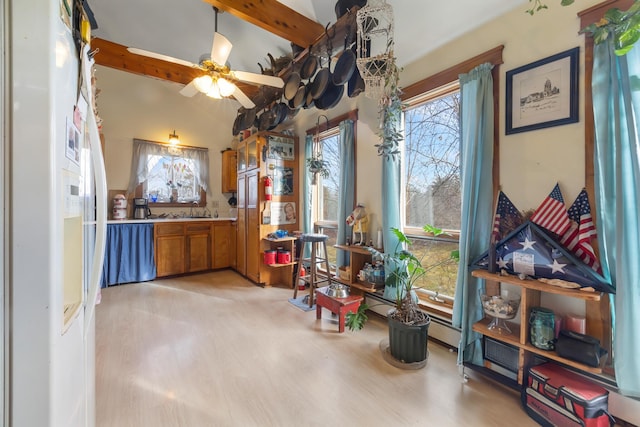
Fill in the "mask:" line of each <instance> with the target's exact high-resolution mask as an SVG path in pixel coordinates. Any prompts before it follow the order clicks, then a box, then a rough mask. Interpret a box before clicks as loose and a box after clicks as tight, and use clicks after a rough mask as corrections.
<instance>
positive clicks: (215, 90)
mask: <svg viewBox="0 0 640 427" xmlns="http://www.w3.org/2000/svg"><path fill="white" fill-rule="evenodd" d="M207 96H208V97H210V98H215V99H222V95H220V87H218V83H217V82H215V81H214V82H213V84H212V85H211V88H210V89H209V91H208V92H207Z"/></svg>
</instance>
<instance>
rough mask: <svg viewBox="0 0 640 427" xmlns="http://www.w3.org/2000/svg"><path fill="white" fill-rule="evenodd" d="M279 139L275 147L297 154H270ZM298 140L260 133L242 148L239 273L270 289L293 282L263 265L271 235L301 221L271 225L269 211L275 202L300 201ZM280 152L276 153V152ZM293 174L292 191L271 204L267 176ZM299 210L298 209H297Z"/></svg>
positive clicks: (290, 228)
mask: <svg viewBox="0 0 640 427" xmlns="http://www.w3.org/2000/svg"><path fill="white" fill-rule="evenodd" d="M274 139H277V141H278V142H277V144H279V145H276V144H275V143H273V147H271V148H275V147H280V148H281V146H282V145H283V143H282V141H283V140H284V141H286V143H287V146H290V147H291V150H292V151H293V152H291V153H287V157H284V158H283V157H277V158H276V156H279V154H273V157H272V156H271V155H269V153H270V152H271V150H270V146H269V144H270V143H271V141H272V140H274ZM297 142H298V139H297V138H296V137H293V136H289V135H281V134H277V133H273V132H258V133H256V134H253V135H251V136H249V137H248V138H246V139H245V140H244V141H242V142H240V145H239V146H238V185H237V190H238V197H237V199H238V206H237V209H238V217H237V225H236V235H235V237H236V241H235V247H236V270H237V271H238V272H239V273H240V274H242V275H243V276H245V277H247V278H248V279H249V280H251V281H253V282H255V283H258V284H261V285H265V286H269V285H272V284H274V283H287V284H288V283H291V279H290V278H288V279H287V280H281V279H284V277H281V276H280V274H273V273H274V272H273V271H271V270H268V267H267V266H266V265H265V264H263V262H262V261H263V254H264V249H263V246H262V245H263V242H262V239H263V238H266V237H267V236H268V235H269V234H270V233H273V232H274V231H276V230H278V229H280V230H287V231H289V232H293V231H294V230H297V229H298V227H299V226H298V220H297V219H296V220H295V222H293V223H288V224H275V223H271V222H270V220H268V219H267V218H270V217H271V216H270V215H268V214H266V212H271V206H272V203H273V202H277V203H280V204H281V205H279V206H282V204H283V203H293V204H296V203H297V202H298V199H299V194H300V193H299V188H298V187H299V184H298V161H297ZM273 152H274V153H276V152H275V151H273ZM284 170H287V171H288V172H289V176H291V175H293V177H292V178H291V182H290V184H289V187H290V189H288V190H287V192H286V194H276V193H275V191H274V195H273V198H272V200H271V201H268V200H266V198H265V192H264V177H266V176H270V177H271V178H272V179H274V178H275V176H274V174H275V173H276V171H284ZM297 210H298V209H297ZM272 277H273V278H272Z"/></svg>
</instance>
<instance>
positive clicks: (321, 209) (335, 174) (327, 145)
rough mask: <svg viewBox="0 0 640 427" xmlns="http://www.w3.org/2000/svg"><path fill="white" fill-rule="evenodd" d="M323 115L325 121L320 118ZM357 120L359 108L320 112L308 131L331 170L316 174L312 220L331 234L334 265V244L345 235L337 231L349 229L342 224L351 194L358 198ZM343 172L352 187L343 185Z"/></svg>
mask: <svg viewBox="0 0 640 427" xmlns="http://www.w3.org/2000/svg"><path fill="white" fill-rule="evenodd" d="M323 117H324V119H326V121H325V120H321V118H323ZM357 122H358V110H352V111H349V112H348V113H346V114H343V115H341V116H338V117H335V118H333V119H327V118H326V116H322V115H321V116H319V117H318V121H317V123H316V126H314V127H312V128H310V129H308V130H307V135H311V136H313V137H314V140H318V141H320V147H321V151H322V160H323V161H324V163H325V167H326V168H327V169H328V174H326V176H324V177H323V176H321V175H320V174H317V179H316V181H317V183H316V184H315V185H312V186H311V187H310V189H311V195H310V198H309V202H310V203H311V206H310V210H311V223H312V224H313V230H314V232H316V233H322V234H325V235H327V236H328V237H329V239H328V240H327V252H328V253H327V258H328V260H329V264H331V265H332V266H333V267H334V268H335V266H336V264H337V263H338V253H337V252H338V251H337V250H336V248H334V245H335V244H336V243H337V242H338V240H339V241H340V242H341V243H344V240H343V238H344V236H340V238H338V230H339V229H340V231H343V230H345V229H346V228H347V226H346V224H345V225H344V227H343V226H342V224H344V221H345V220H346V217H347V215H348V214H349V213H350V212H351V209H352V208H353V206H349V205H352V204H353V203H354V201H353V200H352V197H353V198H355V197H356V194H355V188H356V179H355V177H356V170H355V167H356V164H357V162H356V159H355V146H356V140H357V136H356V131H357V126H356V123H357ZM341 128H342V129H343V131H344V138H345V139H346V141H344V140H342V139H341V131H340V129H341ZM345 144H349V145H345ZM344 155H346V156H347V157H348V158H347V159H342V158H341V156H344ZM345 162H348V163H349V164H350V165H351V166H349V167H348V169H347V170H345V171H343V170H341V168H342V167H343V164H344V163H345ZM341 175H344V179H345V180H348V181H349V183H350V184H349V185H351V186H353V187H349V188H346V189H345V188H341V187H340V180H341V179H342V178H341ZM347 199H349V200H348V201H347ZM342 203H346V205H345V208H346V207H347V206H348V211H349V212H348V213H345V215H344V218H340V216H341V214H340V212H339V211H340V209H341V206H342ZM343 210H344V209H343ZM341 261H342V260H341Z"/></svg>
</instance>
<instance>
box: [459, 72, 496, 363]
mask: <svg viewBox="0 0 640 427" xmlns="http://www.w3.org/2000/svg"><path fill="white" fill-rule="evenodd" d="M492 68H493V65H491V64H488V63H485V64H481V65H479V66H477V67H476V68H474V69H473V70H471V71H470V72H469V73H467V74H461V75H460V99H461V100H460V103H461V107H460V108H461V111H460V128H461V141H460V175H461V181H462V221H461V225H460V263H459V264H458V281H457V283H456V292H455V299H454V304H453V325H454V326H455V327H458V328H460V329H461V338H460V344H459V347H458V363H459V364H461V363H462V362H471V363H473V364H477V365H481V364H482V345H481V340H480V338H481V336H480V334H478V333H477V332H473V330H472V326H473V324H474V323H476V322H477V321H479V320H480V319H482V317H483V313H482V304H481V303H480V296H479V292H480V290H481V289H483V288H484V282H483V281H482V280H481V279H477V278H475V277H472V276H471V274H470V272H469V264H470V263H471V262H472V261H473V260H474V259H475V258H477V257H478V256H480V254H481V253H482V252H484V251H485V250H487V248H488V245H489V237H490V234H491V223H492V220H493V181H492V176H493V135H494V129H493V79H492V77H491V69H492Z"/></svg>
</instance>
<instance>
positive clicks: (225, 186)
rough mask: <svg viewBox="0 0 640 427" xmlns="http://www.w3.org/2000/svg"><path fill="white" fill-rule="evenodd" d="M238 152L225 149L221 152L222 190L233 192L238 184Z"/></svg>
mask: <svg viewBox="0 0 640 427" xmlns="http://www.w3.org/2000/svg"><path fill="white" fill-rule="evenodd" d="M237 161H238V152H237V151H234V150H227V151H223V152H222V192H223V193H235V192H236V191H238V190H237V185H238V165H237Z"/></svg>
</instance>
